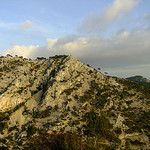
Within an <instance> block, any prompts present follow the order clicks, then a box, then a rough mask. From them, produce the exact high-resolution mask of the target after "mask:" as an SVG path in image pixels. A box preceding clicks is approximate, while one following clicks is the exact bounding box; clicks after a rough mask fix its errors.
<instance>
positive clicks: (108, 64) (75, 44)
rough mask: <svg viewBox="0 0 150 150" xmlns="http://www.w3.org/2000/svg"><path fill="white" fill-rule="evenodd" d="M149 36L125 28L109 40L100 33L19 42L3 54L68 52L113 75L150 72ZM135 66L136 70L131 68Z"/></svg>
mask: <svg viewBox="0 0 150 150" xmlns="http://www.w3.org/2000/svg"><path fill="white" fill-rule="evenodd" d="M149 39H150V32H147V31H131V32H126V31H123V30H122V31H120V32H118V33H117V34H115V35H113V36H112V37H110V38H107V39H106V38H102V37H98V36H91V37H77V36H69V37H64V38H61V39H47V45H46V46H44V47H41V46H17V45H16V46H14V47H12V48H11V49H8V50H7V51H5V53H4V54H3V55H6V54H7V53H9V54H11V55H21V56H24V57H28V58H36V57H38V56H43V57H49V56H52V55H58V54H67V55H73V56H75V57H77V58H78V59H79V60H81V61H82V62H84V63H88V64H90V65H92V66H94V67H96V68H97V67H102V68H103V69H106V70H108V71H110V73H111V72H112V74H113V75H114V74H116V75H118V76H119V75H123V74H127V72H128V73H129V72H130V74H132V73H135V72H136V73H138V74H140V71H142V72H147V73H149V74H150V71H149V69H148V70H147V68H146V67H145V66H150V61H149V60H150V50H149V48H150V40H149ZM132 66H133V68H136V70H135V69H130V67H132ZM143 66H144V67H143ZM144 68H145V71H144ZM142 72H141V74H142Z"/></svg>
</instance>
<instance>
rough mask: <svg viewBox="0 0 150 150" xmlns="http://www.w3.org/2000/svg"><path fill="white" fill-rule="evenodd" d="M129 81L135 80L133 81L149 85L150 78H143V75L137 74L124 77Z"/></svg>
mask: <svg viewBox="0 0 150 150" xmlns="http://www.w3.org/2000/svg"><path fill="white" fill-rule="evenodd" d="M126 79H128V80H130V81H135V82H139V83H141V84H145V85H150V80H148V79H146V78H144V77H143V76H140V75H137V76H133V77H128V78H126Z"/></svg>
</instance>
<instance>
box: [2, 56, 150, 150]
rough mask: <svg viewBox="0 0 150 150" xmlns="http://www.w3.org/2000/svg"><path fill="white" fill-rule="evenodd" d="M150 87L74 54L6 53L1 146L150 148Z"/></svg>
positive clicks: (93, 149) (31, 147)
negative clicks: (110, 74)
mask: <svg viewBox="0 0 150 150" xmlns="http://www.w3.org/2000/svg"><path fill="white" fill-rule="evenodd" d="M149 110H150V86H146V85H141V84H138V83H134V82H131V81H128V80H126V79H121V78H114V77H113V78H112V77H108V76H105V75H103V74H102V73H101V72H99V71H97V70H95V69H94V68H92V67H89V66H87V65H85V64H83V63H81V62H80V61H78V60H77V59H76V58H74V57H72V56H65V55H61V56H54V57H49V59H45V58H37V60H29V59H25V58H22V57H17V56H16V57H11V56H7V57H1V58H0V149H39V150H41V149H43V150H45V149H50V150H55V149H56V150H57V149H58V150H59V149H60V150H61V149H71V150H77V149H79V150H80V149H92V150H101V149H135V150H141V149H149V147H150V143H149V140H150V113H149Z"/></svg>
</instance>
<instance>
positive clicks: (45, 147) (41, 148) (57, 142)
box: [24, 132, 84, 150]
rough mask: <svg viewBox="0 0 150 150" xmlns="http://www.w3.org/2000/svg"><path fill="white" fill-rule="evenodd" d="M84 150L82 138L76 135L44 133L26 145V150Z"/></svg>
mask: <svg viewBox="0 0 150 150" xmlns="http://www.w3.org/2000/svg"><path fill="white" fill-rule="evenodd" d="M28 149H30V150H35V149H36V150H83V149H84V146H83V142H82V139H81V137H80V136H79V135H78V134H76V133H64V132H59V133H52V134H47V133H42V134H40V135H39V136H36V137H33V138H32V139H31V140H30V141H29V142H28V143H26V144H25V145H24V150H28Z"/></svg>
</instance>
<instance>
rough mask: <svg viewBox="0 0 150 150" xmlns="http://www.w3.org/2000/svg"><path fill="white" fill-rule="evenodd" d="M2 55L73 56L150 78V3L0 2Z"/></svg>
mask: <svg viewBox="0 0 150 150" xmlns="http://www.w3.org/2000/svg"><path fill="white" fill-rule="evenodd" d="M0 5H1V9H0V54H1V55H5V54H7V53H10V54H12V55H15V54H18V55H22V56H24V57H29V58H36V57H37V56H49V55H55V54H69V55H73V56H75V57H77V58H78V59H79V60H81V61H83V62H84V63H90V64H91V65H92V66H93V67H95V68H96V67H101V68H102V71H107V72H108V73H109V74H110V75H115V76H121V77H127V76H131V75H136V74H141V75H143V76H146V77H147V78H150V71H148V70H149V69H148V68H149V67H150V61H149V60H150V44H149V43H150V1H149V0H92V1H91V0H75V1H70V0H63V1H62V0H55V1H52V0H5V1H3V0H0Z"/></svg>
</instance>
